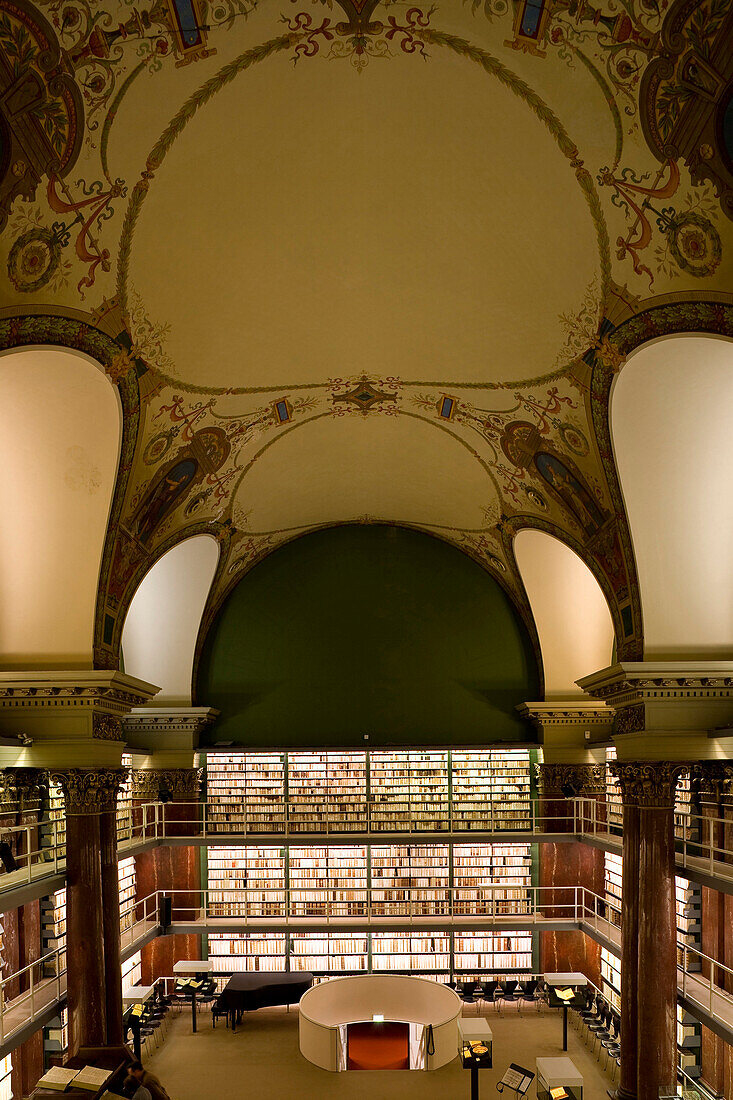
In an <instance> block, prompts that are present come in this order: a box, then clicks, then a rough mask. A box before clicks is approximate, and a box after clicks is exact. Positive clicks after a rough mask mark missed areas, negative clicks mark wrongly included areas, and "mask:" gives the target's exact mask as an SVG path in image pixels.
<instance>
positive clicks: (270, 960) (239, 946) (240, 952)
mask: <svg viewBox="0 0 733 1100" xmlns="http://www.w3.org/2000/svg"><path fill="white" fill-rule="evenodd" d="M208 940H209V959H210V960H211V962H212V964H213V967H214V973H215V974H216V973H220V974H221V973H223V974H230V973H234V972H235V971H238V970H248V971H254V970H261V971H273V970H287V969H289V968H288V966H287V951H286V940H287V937H286V934H285V933H284V932H271V933H260V934H257V933H253V934H251V935H247V934H243V935H239V936H227V935H222V934H219V933H217V934H215V935H209V937H208Z"/></svg>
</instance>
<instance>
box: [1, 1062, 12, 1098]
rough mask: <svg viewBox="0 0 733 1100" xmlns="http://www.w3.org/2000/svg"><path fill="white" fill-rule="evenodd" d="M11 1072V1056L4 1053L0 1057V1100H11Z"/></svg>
mask: <svg viewBox="0 0 733 1100" xmlns="http://www.w3.org/2000/svg"><path fill="white" fill-rule="evenodd" d="M12 1072H13V1056H12V1055H11V1054H6V1055H5V1057H4V1058H0V1100H13V1086H12V1082H11V1075H12Z"/></svg>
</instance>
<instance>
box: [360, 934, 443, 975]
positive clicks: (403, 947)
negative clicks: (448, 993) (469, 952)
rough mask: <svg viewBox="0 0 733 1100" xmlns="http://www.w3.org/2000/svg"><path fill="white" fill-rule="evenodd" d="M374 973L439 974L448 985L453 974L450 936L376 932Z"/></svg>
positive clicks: (373, 952) (373, 961)
mask: <svg viewBox="0 0 733 1100" xmlns="http://www.w3.org/2000/svg"><path fill="white" fill-rule="evenodd" d="M372 971H374V972H375V973H384V971H394V972H395V973H400V974H404V973H408V974H409V973H413V974H422V973H425V974H436V975H440V976H441V977H442V978H443V979H444V980H445V981H448V980H449V977H450V973H451V944H450V934H449V933H448V932H373V933H372Z"/></svg>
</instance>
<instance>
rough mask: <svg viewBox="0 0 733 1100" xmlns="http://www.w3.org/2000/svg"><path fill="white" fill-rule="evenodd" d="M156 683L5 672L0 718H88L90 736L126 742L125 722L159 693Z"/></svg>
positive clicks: (95, 673)
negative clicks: (126, 718)
mask: <svg viewBox="0 0 733 1100" xmlns="http://www.w3.org/2000/svg"><path fill="white" fill-rule="evenodd" d="M157 691H158V689H157V688H156V687H155V686H154V685H153V684H148V683H145V681H143V680H138V679H136V678H135V677H133V676H126V675H125V674H124V673H121V672H107V671H104V670H98V669H91V670H88V671H84V670H70V671H61V672H0V719H2V721H3V725H6V724H7V722H8V721H9V720H11V721H15V722H22V721H23V720H26V721H28V720H33V721H34V730H33V733H34V736H38V735H39V734H38V720H39V719H40V718H42V717H43V715H48V716H49V717H51V718H53V719H55V718H56V716H57V715H58V716H59V717H61V716H62V715H63V716H64V717H67V716H68V717H73V716H76V717H77V718H78V717H80V716H81V715H85V716H88V717H87V718H86V724H87V730H86V732H87V736H91V737H92V738H93V739H99V740H105V741H108V740H114V741H119V740H121V739H122V727H121V725H120V719H121V718H122V716H123V715H124V714H126V713H127V712H128V711H129V710H131V709H132V708H133V707H139V706H140V705H141V704H142V703H146V702H148V700H150V699H152V697H153V696H154V695H155V694H156V693H157Z"/></svg>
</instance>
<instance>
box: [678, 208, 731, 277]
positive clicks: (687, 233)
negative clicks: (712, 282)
mask: <svg viewBox="0 0 733 1100" xmlns="http://www.w3.org/2000/svg"><path fill="white" fill-rule="evenodd" d="M666 234H667V243H668V245H669V250H670V252H671V253H672V255H673V256H674V258H675V260H676V262H677V263H678V265H679V266H680V267H681V268H682V270H683V271H686V272H687V273H688V275H694V276H695V277H696V278H699V279H702V278H705V276H706V275H712V274H713V273H714V271H715V269H716V268H717V266H718V264H719V263H720V260H721V257H722V255H723V246H722V244H721V240H720V234H719V233H718V231H717V229H716V228H715V226H714V225H713V223H712V222H711V221H710V220H709V218H705V217H703V215H702V214H697V213H695V211H694V210H688V211H686V212H685V213H682V214H675V215H674V216H673V217H672V218H671V220H670V222H669V224H668V227H667V229H666Z"/></svg>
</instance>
